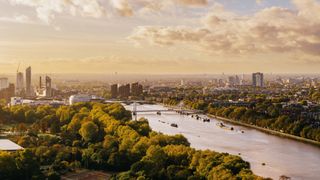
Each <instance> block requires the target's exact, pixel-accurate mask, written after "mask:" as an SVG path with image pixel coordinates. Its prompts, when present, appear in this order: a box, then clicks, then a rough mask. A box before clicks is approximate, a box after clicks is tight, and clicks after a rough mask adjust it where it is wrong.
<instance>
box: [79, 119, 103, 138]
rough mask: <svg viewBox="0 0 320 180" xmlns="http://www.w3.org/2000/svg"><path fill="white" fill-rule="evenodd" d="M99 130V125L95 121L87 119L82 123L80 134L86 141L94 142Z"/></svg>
mask: <svg viewBox="0 0 320 180" xmlns="http://www.w3.org/2000/svg"><path fill="white" fill-rule="evenodd" d="M98 131H99V129H98V126H97V125H96V124H95V123H94V122H92V121H87V122H85V123H83V124H82V125H81V128H80V130H79V134H80V135H81V136H82V138H83V139H84V140H85V141H87V142H92V141H94V138H95V136H97V134H98Z"/></svg>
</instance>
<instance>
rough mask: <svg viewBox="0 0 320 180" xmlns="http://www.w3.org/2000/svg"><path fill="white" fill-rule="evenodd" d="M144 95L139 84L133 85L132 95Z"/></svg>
mask: <svg viewBox="0 0 320 180" xmlns="http://www.w3.org/2000/svg"><path fill="white" fill-rule="evenodd" d="M142 93H143V87H142V85H141V84H139V83H137V82H136V83H132V84H131V95H132V96H140V95H141V94H142Z"/></svg>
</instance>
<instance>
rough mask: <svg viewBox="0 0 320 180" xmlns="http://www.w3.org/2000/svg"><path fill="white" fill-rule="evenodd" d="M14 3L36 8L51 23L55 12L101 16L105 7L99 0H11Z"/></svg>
mask: <svg viewBox="0 0 320 180" xmlns="http://www.w3.org/2000/svg"><path fill="white" fill-rule="evenodd" d="M9 1H10V3H11V4H12V5H24V6H29V7H33V8H35V9H36V12H37V16H38V18H40V19H41V20H42V21H44V22H46V23H47V24H50V22H51V21H52V20H53V19H54V18H55V14H59V13H62V12H65V13H68V14H71V15H73V16H75V15H81V16H84V17H95V18H98V17H101V16H103V15H104V14H105V9H104V7H103V6H102V5H101V4H100V2H99V1H98V0H9Z"/></svg>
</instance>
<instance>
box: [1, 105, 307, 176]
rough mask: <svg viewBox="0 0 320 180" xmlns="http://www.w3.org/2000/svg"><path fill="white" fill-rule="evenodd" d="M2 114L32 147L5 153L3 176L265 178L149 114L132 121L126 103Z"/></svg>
mask: <svg viewBox="0 0 320 180" xmlns="http://www.w3.org/2000/svg"><path fill="white" fill-rule="evenodd" d="M201 106H202V105H201ZM230 113H233V114H234V115H233V116H234V117H240V116H242V115H244V114H246V112H245V111H244V110H243V109H239V110H236V111H234V112H232V111H230V112H229V113H228V114H230ZM0 119H2V122H4V124H8V125H12V124H21V123H23V125H20V127H19V128H16V131H21V133H20V135H12V136H11V139H12V140H14V141H16V142H17V143H18V144H20V145H22V146H23V147H24V148H25V149H26V150H24V151H21V152H16V153H6V152H0V179H32V178H36V179H45V178H49V179H59V176H61V175H63V174H65V173H67V172H69V171H73V170H75V169H77V168H87V169H95V170H103V171H112V172H119V173H116V174H115V175H114V176H113V179H259V177H257V176H255V175H254V174H253V173H252V172H251V170H250V166H249V164H248V163H247V162H245V161H243V160H242V159H241V158H240V157H237V156H233V155H229V154H226V153H217V152H213V151H198V150H195V149H193V148H191V147H190V143H189V142H188V140H187V139H186V138H185V137H184V136H182V135H175V136H168V135H164V134H161V133H157V132H154V131H152V130H151V128H150V127H149V124H148V121H147V120H146V119H140V120H138V121H131V113H130V112H129V111H126V110H125V109H124V107H123V106H122V105H120V104H99V103H79V104H75V105H73V106H68V107H67V106H61V107H59V108H53V107H50V106H39V107H29V106H15V107H12V108H4V107H3V108H2V110H1V113H0ZM279 121H281V122H282V121H286V120H285V119H284V120H282V119H281V120H279ZM23 126H24V127H23ZM22 129H24V130H23V132H22ZM305 133H306V134H307V133H308V132H305ZM40 167H41V168H40Z"/></svg>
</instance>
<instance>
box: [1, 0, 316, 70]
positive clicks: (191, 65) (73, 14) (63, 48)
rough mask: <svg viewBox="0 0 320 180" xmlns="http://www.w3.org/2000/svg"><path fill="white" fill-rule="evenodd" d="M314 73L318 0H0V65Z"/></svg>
mask: <svg viewBox="0 0 320 180" xmlns="http://www.w3.org/2000/svg"><path fill="white" fill-rule="evenodd" d="M19 63H21V69H24V68H26V67H27V66H29V65H30V66H32V69H33V72H35V73H115V72H117V73H124V74H130V73H136V74H193V73H195V74H199V73H210V74H218V73H251V72H256V71H261V72H265V73H319V72H320V71H319V69H320V0H161V1H160V0H0V72H1V73H15V72H16V70H17V67H18V64H19Z"/></svg>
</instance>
